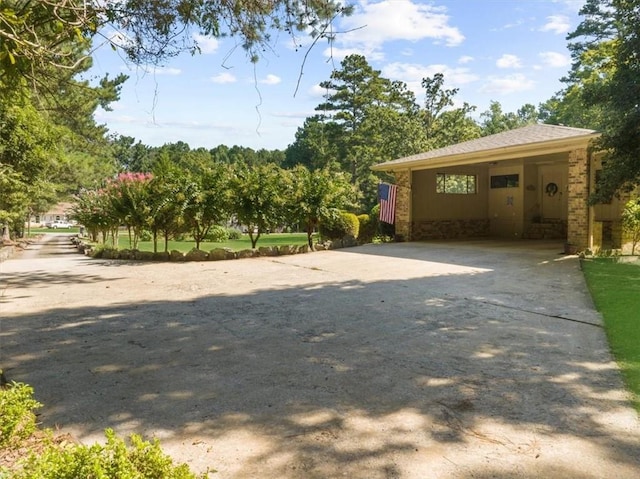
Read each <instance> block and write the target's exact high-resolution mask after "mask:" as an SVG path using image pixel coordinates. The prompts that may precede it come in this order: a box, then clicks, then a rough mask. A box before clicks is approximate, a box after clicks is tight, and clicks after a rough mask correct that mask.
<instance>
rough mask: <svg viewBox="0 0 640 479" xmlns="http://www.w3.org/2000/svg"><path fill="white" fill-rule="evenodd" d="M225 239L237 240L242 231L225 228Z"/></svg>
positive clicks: (240, 236)
mask: <svg viewBox="0 0 640 479" xmlns="http://www.w3.org/2000/svg"><path fill="white" fill-rule="evenodd" d="M227 237H228V238H229V239H230V240H239V239H240V238H242V231H240V230H237V229H235V228H227Z"/></svg>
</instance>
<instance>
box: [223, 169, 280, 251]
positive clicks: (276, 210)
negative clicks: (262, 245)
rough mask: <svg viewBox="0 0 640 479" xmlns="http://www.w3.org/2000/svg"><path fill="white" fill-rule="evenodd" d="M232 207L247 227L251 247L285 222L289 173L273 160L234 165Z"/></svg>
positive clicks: (240, 221)
mask: <svg viewBox="0 0 640 479" xmlns="http://www.w3.org/2000/svg"><path fill="white" fill-rule="evenodd" d="M230 185H231V188H232V191H233V199H232V203H231V204H232V210H233V212H234V213H235V214H236V217H237V219H238V222H239V223H240V224H241V225H244V226H245V227H246V228H247V232H248V234H249V238H250V239H251V247H252V248H255V247H256V244H257V242H258V240H259V239H260V236H261V235H262V234H264V233H266V232H268V231H270V230H273V229H275V228H277V227H278V226H281V225H282V224H284V223H285V222H286V220H287V217H288V205H289V203H290V200H288V198H292V182H291V174H290V172H289V171H288V170H283V169H282V168H280V167H278V166H277V165H274V164H269V163H268V164H264V165H254V166H248V165H247V164H245V163H238V164H236V165H234V167H233V173H232V177H231V181H230Z"/></svg>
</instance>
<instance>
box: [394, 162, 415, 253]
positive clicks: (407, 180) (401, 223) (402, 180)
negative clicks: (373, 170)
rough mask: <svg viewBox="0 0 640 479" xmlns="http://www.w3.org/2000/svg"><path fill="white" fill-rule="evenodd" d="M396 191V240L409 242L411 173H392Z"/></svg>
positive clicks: (407, 171)
mask: <svg viewBox="0 0 640 479" xmlns="http://www.w3.org/2000/svg"><path fill="white" fill-rule="evenodd" d="M393 174H394V176H395V178H396V185H397V186H398V191H397V193H396V239H397V240H398V241H410V240H411V171H410V170H402V171H394V172H393Z"/></svg>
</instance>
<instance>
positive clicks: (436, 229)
mask: <svg viewBox="0 0 640 479" xmlns="http://www.w3.org/2000/svg"><path fill="white" fill-rule="evenodd" d="M412 233H413V235H412V239H414V240H426V239H452V238H477V237H482V236H489V234H490V221H489V220H488V219H469V220H424V221H416V222H414V223H413V225H412Z"/></svg>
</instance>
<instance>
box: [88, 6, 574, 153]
mask: <svg viewBox="0 0 640 479" xmlns="http://www.w3.org/2000/svg"><path fill="white" fill-rule="evenodd" d="M582 3H583V2H582V1H581V0H435V1H418V0H381V1H375V0H359V1H357V3H356V9H355V12H354V14H353V15H352V16H351V17H348V18H344V19H340V20H339V21H337V22H336V24H335V30H336V31H344V32H348V33H344V34H339V35H338V36H337V38H336V40H335V42H334V43H333V44H332V45H331V46H330V45H328V43H327V42H326V41H320V42H319V43H317V44H316V45H315V46H314V48H313V49H312V50H311V51H310V53H309V55H308V58H307V60H306V63H303V57H304V55H305V53H306V51H307V49H308V46H309V45H310V40H309V39H308V38H307V37H305V36H304V34H300V35H299V36H298V38H297V43H299V44H302V45H303V47H302V48H298V49H297V51H296V49H295V48H294V46H293V45H294V42H293V40H292V39H291V38H290V37H289V36H287V35H285V34H280V35H279V37H278V38H277V39H276V41H275V47H274V50H273V51H269V52H266V53H265V56H264V58H262V59H261V60H260V61H259V62H258V63H257V64H256V65H253V64H251V63H250V62H249V61H248V60H247V58H246V56H245V54H244V52H243V51H242V49H241V48H240V47H239V46H237V41H236V40H234V39H230V38H225V39H220V40H213V39H207V38H201V37H196V39H197V40H198V41H199V44H200V47H201V50H202V53H201V54H200V55H196V56H191V55H187V54H185V55H181V56H179V57H176V58H173V59H171V60H170V61H169V62H167V63H166V64H165V65H163V66H161V67H147V68H144V67H135V66H133V65H128V64H127V63H126V62H125V61H124V60H123V59H122V58H121V56H119V55H118V54H117V53H116V52H113V51H112V50H111V49H110V48H108V47H103V48H99V49H98V50H97V54H96V56H95V57H94V68H93V70H92V73H95V74H98V75H102V74H104V73H107V72H108V73H110V74H111V75H114V74H117V73H126V74H128V75H129V76H130V78H129V80H128V81H127V82H126V84H125V85H124V87H123V89H122V95H121V100H120V101H119V102H117V103H115V104H113V105H112V107H113V111H111V112H104V111H101V110H100V111H98V112H97V113H96V119H97V121H98V122H99V123H103V124H106V125H107V127H108V128H109V130H110V132H112V133H118V134H122V135H128V136H133V137H135V138H136V139H137V140H140V141H142V143H144V144H146V145H150V146H160V145H162V144H164V143H170V142H176V141H185V142H187V143H188V144H189V145H190V146H191V147H192V148H197V147H201V146H202V147H206V148H213V147H214V146H217V145H220V144H226V145H228V146H233V145H240V146H246V147H251V148H254V149H260V148H266V149H284V148H286V147H287V145H289V144H291V143H293V141H294V138H295V137H294V135H295V132H296V130H297V128H298V127H300V126H302V124H303V122H304V120H305V118H307V117H309V116H311V115H313V114H314V113H315V112H314V108H315V107H316V106H317V105H318V104H319V103H320V102H321V101H322V95H323V94H324V93H325V92H324V91H323V90H322V89H321V88H319V85H318V84H319V83H320V82H321V81H323V80H327V79H329V77H330V75H331V71H332V69H334V68H340V61H341V60H342V59H343V58H344V56H345V55H348V54H352V53H357V54H361V55H364V56H365V57H366V58H367V61H368V62H369V64H370V65H371V66H372V67H373V68H375V69H376V70H380V71H381V72H382V75H383V76H384V77H386V78H389V79H392V80H401V81H403V82H405V83H407V85H409V87H410V88H411V89H412V90H414V92H415V93H416V96H417V99H418V101H419V102H420V103H423V102H424V92H423V91H422V90H421V88H420V82H421V80H422V78H424V77H427V76H429V77H431V76H433V75H434V74H435V73H438V72H441V73H443V74H444V77H445V87H446V88H459V93H458V95H457V97H456V99H457V102H459V103H460V104H461V103H462V102H463V101H466V102H468V103H470V104H471V105H475V106H476V107H477V113H478V114H479V113H481V112H483V111H486V110H488V108H489V104H490V102H491V101H492V100H493V101H499V102H500V103H501V104H502V107H503V110H504V111H505V112H507V111H515V110H517V109H518V108H519V107H521V106H522V105H523V104H525V103H533V104H534V105H537V104H538V103H540V102H543V101H545V100H547V99H549V98H550V97H551V96H552V95H553V94H554V93H555V92H557V91H558V90H560V89H561V88H562V83H561V82H560V78H561V77H563V76H564V75H565V74H566V73H567V72H568V71H569V69H570V65H571V59H570V55H569V52H568V50H567V41H566V36H567V33H569V32H571V31H573V30H574V29H575V28H576V26H577V25H578V22H579V20H580V17H579V16H578V11H579V9H580V7H581V6H582ZM301 69H302V70H303V71H302V75H301ZM298 81H299V85H298ZM296 88H297V93H296Z"/></svg>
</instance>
